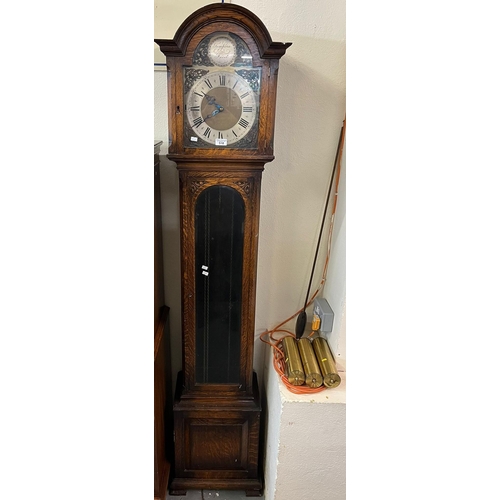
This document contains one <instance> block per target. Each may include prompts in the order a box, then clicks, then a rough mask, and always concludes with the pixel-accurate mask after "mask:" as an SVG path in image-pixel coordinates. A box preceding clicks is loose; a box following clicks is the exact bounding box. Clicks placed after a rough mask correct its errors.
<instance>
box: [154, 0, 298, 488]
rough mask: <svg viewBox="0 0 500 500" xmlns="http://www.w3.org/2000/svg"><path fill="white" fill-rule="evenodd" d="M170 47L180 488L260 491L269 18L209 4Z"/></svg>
mask: <svg viewBox="0 0 500 500" xmlns="http://www.w3.org/2000/svg"><path fill="white" fill-rule="evenodd" d="M155 42H156V43H157V44H158V45H159V46H160V49H161V51H162V52H163V53H164V54H165V55H166V60H167V71H168V97H169V100H168V114H169V131H170V135H171V137H170V139H171V146H170V147H169V153H168V155H167V156H168V158H169V159H171V160H173V161H175V162H176V163H177V169H178V171H179V179H180V205H181V254H182V263H181V269H182V318H183V320H182V325H183V326H182V329H183V332H182V334H183V369H182V372H180V373H179V375H178V378H177V386H176V387H177V388H176V394H175V400H174V430H175V433H174V435H175V443H174V448H175V472H174V478H173V481H172V484H171V487H170V493H171V494H172V495H182V494H185V493H186V490H187V489H203V488H206V489H233V490H245V491H246V494H247V495H248V496H260V495H261V494H262V486H263V483H262V473H261V470H260V467H261V464H260V462H259V433H260V419H261V402H260V396H259V389H258V384H257V377H256V375H255V373H254V372H253V349H254V322H255V321H254V316H255V287H256V269H257V245H258V232H259V231H258V225H259V206H260V186H261V176H262V171H263V170H264V165H265V163H267V162H270V161H272V160H273V159H274V156H273V136H274V121H275V105H276V89H277V75H278V64H279V59H280V58H281V57H282V56H283V55H284V54H285V51H286V49H287V48H288V47H289V46H290V45H291V44H289V43H287V44H283V43H278V42H273V41H272V39H271V37H270V35H269V32H268V31H267V29H266V28H265V26H264V25H263V24H262V22H261V21H260V20H259V19H258V18H257V17H256V16H255V15H254V14H252V13H251V12H250V11H248V10H247V9H245V8H243V7H241V6H239V5H233V4H227V3H217V4H211V5H207V6H205V7H202V8H201V9H199V10H197V11H196V12H195V13H193V14H192V15H191V16H189V17H188V18H187V19H186V20H185V21H184V23H183V24H182V25H181V26H180V28H179V29H178V30H177V32H176V34H175V36H174V38H173V40H155Z"/></svg>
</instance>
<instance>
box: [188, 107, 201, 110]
mask: <svg viewBox="0 0 500 500" xmlns="http://www.w3.org/2000/svg"><path fill="white" fill-rule="evenodd" d="M189 109H190V110H191V111H200V107H199V106H191V107H190V108H189Z"/></svg>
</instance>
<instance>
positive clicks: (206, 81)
mask: <svg viewBox="0 0 500 500" xmlns="http://www.w3.org/2000/svg"><path fill="white" fill-rule="evenodd" d="M205 83H206V85H207V87H208V88H209V89H211V88H212V87H213V85H212V84H211V83H210V80H205Z"/></svg>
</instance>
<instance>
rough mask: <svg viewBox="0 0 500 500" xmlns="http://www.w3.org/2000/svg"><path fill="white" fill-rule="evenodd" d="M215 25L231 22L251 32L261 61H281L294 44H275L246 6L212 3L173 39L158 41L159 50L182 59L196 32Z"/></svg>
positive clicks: (192, 17)
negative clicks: (216, 23) (215, 23)
mask: <svg viewBox="0 0 500 500" xmlns="http://www.w3.org/2000/svg"><path fill="white" fill-rule="evenodd" d="M214 22H229V23H233V24H236V25H239V26H241V27H242V28H244V29H245V30H246V31H248V32H249V33H250V34H251V35H252V36H253V38H254V39H255V42H256V44H257V47H258V48H259V54H260V57H261V58H262V59H279V58H280V57H282V56H283V55H284V54H285V52H286V49H287V48H288V47H290V45H292V44H291V42H287V43H282V42H273V40H272V39H271V35H270V34H269V31H268V30H267V28H266V27H265V26H264V24H263V23H262V21H261V20H260V19H259V18H258V17H257V16H256V15H255V14H254V13H253V12H250V11H249V10H248V9H246V8H245V7H242V6H241V5H236V4H223V3H213V4H210V5H205V6H204V7H202V8H201V9H198V10H197V11H195V12H193V14H191V15H190V16H189V17H188V18H187V19H186V20H185V21H184V22H183V23H182V24H181V25H180V27H179V29H178V30H177V32H176V33H175V35H174V38H173V39H172V40H167V39H159V38H158V39H155V42H156V43H157V44H158V45H159V47H160V50H161V51H162V52H163V53H164V54H165V55H166V56H171V57H183V56H184V55H185V54H186V50H187V47H188V45H189V42H190V40H191V38H192V37H193V36H194V35H195V33H196V32H197V31H199V30H200V29H201V28H204V27H205V26H207V25H210V24H212V23H214Z"/></svg>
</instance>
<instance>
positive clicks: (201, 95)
mask: <svg viewBox="0 0 500 500" xmlns="http://www.w3.org/2000/svg"><path fill="white" fill-rule="evenodd" d="M195 94H196V95H197V96H200V97H203V96H204V95H205V93H203V94H198V92H195Z"/></svg>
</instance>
